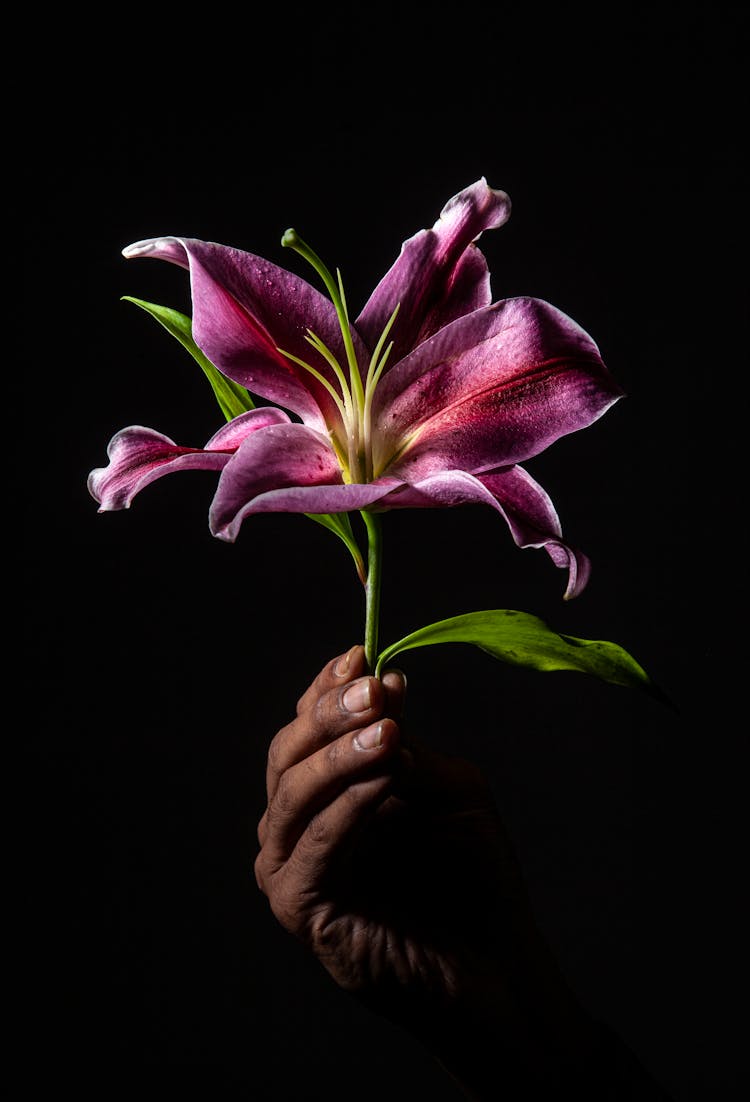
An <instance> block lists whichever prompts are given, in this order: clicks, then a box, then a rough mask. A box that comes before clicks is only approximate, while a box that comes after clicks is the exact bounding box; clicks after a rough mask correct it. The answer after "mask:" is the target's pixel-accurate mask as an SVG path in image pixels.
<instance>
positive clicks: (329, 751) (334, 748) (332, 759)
mask: <svg viewBox="0 0 750 1102" xmlns="http://www.w3.org/2000/svg"><path fill="white" fill-rule="evenodd" d="M342 749H343V746H342V743H341V739H336V740H335V741H334V742H330V743H329V744H328V746H327V747H326V759H327V761H328V764H329V765H331V766H333V767H334V770H335V769H336V767H337V766H338V764H339V760H340V758H341V752H342Z"/></svg>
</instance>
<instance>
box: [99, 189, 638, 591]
mask: <svg viewBox="0 0 750 1102" xmlns="http://www.w3.org/2000/svg"><path fill="white" fill-rule="evenodd" d="M509 213H510V201H509V199H508V196H507V195H506V194H505V193H504V192H502V191H496V190H493V189H491V188H490V187H489V186H488V185H487V182H486V180H485V179H484V178H482V179H480V180H479V181H477V182H476V183H474V184H472V185H471V186H470V187H467V188H466V189H464V190H463V191H461V192H459V194H457V195H455V196H454V197H453V198H452V199H451V200H450V201H449V202H448V203H447V204H446V206H445V207H444V208H443V210H442V212H441V214H440V217H439V218H438V220H437V222H435V224H434V226H433V227H432V229H429V230H421V231H420V232H418V233H417V234H416V235H415V236H413V237H411V238H409V239H408V240H407V241H406V242H405V243H404V244H403V246H402V249H401V253H400V255H399V257H398V259H397V260H396V261H395V263H394V264H393V266H392V267H391V268H390V270H389V271H388V272H387V273H386V274H385V276H384V277H383V278H382V280H381V281H380V283H379V284H378V286H377V287H376V288H375V290H374V292H373V293H372V295H371V297H370V298H369V300H368V302H367V303H366V305H365V307H364V309H363V310H362V312H361V313H360V314H359V316H358V317H357V319H356V321H354V322H352V321H351V320H350V318H349V311H348V306H347V302H346V298H345V295H344V289H343V284H342V280H341V275H340V273H339V272H337V277H336V278H335V279H334V277H333V276H332V274H331V273H330V272H329V270H328V269H327V268H326V267H325V265H324V264H323V263H322V261H321V260H320V259H319V258H318V256H317V255H316V254H315V253H314V252H313V251H312V250H311V249H310V248H309V246H307V245H306V244H305V242H304V241H302V240H301V238H299V237H298V235H297V234H296V233H295V231H293V230H288V231H287V232H286V234H285V235H284V237H283V239H282V244H283V245H285V246H287V247H290V248H292V249H294V250H295V251H296V252H297V253H299V254H300V255H301V256H303V257H304V258H305V259H306V260H307V261H309V262H310V263H311V264H312V266H313V267H314V268H315V269H316V271H317V272H318V274H319V276H320V277H321V279H322V281H323V283H324V285H325V287H326V290H327V291H328V295H329V297H326V296H324V295H323V294H322V293H320V292H319V291H318V290H316V289H315V288H314V287H313V286H311V285H310V284H309V283H307V282H306V281H305V280H303V279H301V278H300V277H299V276H296V275H294V274H292V273H291V272H288V271H286V270H284V269H282V268H280V267H277V266H276V265H275V264H273V263H271V262H270V261H268V260H264V259H262V258H261V257H259V256H255V255H253V254H251V253H248V252H242V251H240V250H238V249H234V248H229V247H226V246H223V245H218V244H214V243H211V242H205V241H197V240H192V239H188V238H180V237H160V238H153V239H150V240H147V241H140V242H138V243H136V244H134V245H130V246H128V247H127V248H126V249H124V250H123V253H124V255H125V256H126V257H129V258H130V257H155V258H158V259H162V260H167V261H169V262H170V263H172V264H177V265H179V266H181V267H183V268H185V269H187V270H188V271H189V273H190V283H191V292H192V303H193V319H192V335H193V338H194V340H195V343H196V344H197V346H198V347H199V349H201V350H202V352H203V353H204V354H205V356H206V357H207V358H208V360H209V361H211V363H212V364H214V365H215V366H216V368H218V370H219V371H220V372H221V373H222V374H223V375H224V376H226V377H227V378H228V379H230V380H233V381H234V383H236V384H240V386H241V387H244V388H246V389H247V391H249V392H250V393H251V394H253V395H256V396H259V397H260V398H262V399H265V400H266V401H267V402H269V403H271V404H270V405H266V406H260V407H258V408H253V409H249V410H248V411H246V412H243V413H241V414H240V415H239V416H237V417H235V418H234V419H233V420H231V421H230V422H229V423H228V424H226V425H225V426H224V427H223V428H221V429H220V430H219V431H218V432H217V433H216V434H215V435H214V436H213V437H212V438H211V439H210V440H209V441H208V443H207V444H206V445H205V447H203V448H195V447H182V446H178V445H177V444H175V443H174V441H172V440H171V439H170V438H169V437H167V436H164V435H162V434H161V433H158V432H155V431H154V430H152V429H147V428H144V427H141V426H131V427H130V428H126V429H123V430H122V431H121V432H119V433H117V435H116V436H115V437H114V438H113V440H112V441H111V443H110V446H109V449H108V455H109V465H108V466H107V467H105V468H99V469H97V470H95V471H92V473H91V475H90V477H89V488H90V491H91V493H92V495H93V497H94V498H95V499H96V500H97V501H98V502H99V503H100V511H104V510H110V509H122V508H127V507H128V506H129V505H130V503H131V501H132V499H133V497H134V496H135V494H137V493H138V492H139V491H140V490H142V489H143V488H144V486H146V485H148V484H149V483H150V482H153V481H154V480H155V479H157V478H160V477H161V476H162V475H165V474H168V473H171V472H173V471H178V470H187V469H191V468H202V469H210V470H216V471H218V472H220V476H219V480H218V486H217V489H216V493H215V495H214V498H213V502H212V504H211V508H210V515H209V523H210V530H211V532H212V533H213V534H214V535H215V536H218V537H219V538H220V539H223V540H228V541H233V540H235V539H236V537H237V535H238V532H239V530H240V526H241V524H242V522H243V520H244V519H245V518H246V517H248V516H249V515H251V514H253V513H264V512H300V513H307V514H337V513H348V512H352V511H360V512H362V515H363V517H364V518H365V521H366V522H368V521H370V520H372V518H373V517H374V516H375V514H377V513H379V512H381V511H384V510H388V509H401V508H430V507H446V506H457V505H463V504H475V503H483V504H486V505H489V506H491V507H492V508H494V509H496V510H497V511H498V512H499V513H500V514H501V515H502V516H503V517H504V518H505V520H506V522H507V524H508V526H509V528H510V531H511V534H512V536H513V539H514V540H515V542H516V543H517V544H518V545H519V546H520V547H544V548H545V549H546V550H547V551H548V553H549V555H550V556H551V558H552V560H553V562H554V563H555V564H556V565H557V566H559V567H563V568H566V569H567V571H568V584H567V588H566V592H565V596H566V597H573V596H576V595H577V594H579V593H580V592H581V590H582V589H583V588H584V586H585V584H586V582H587V579H588V576H589V562H588V559H587V557H586V556H585V555H584V554H583V553H582V552H580V551H578V550H576V549H575V548H574V547H572V546H570V545H569V544H567V543H566V542H564V541H563V539H562V530H561V527H560V522H559V520H558V517H557V513H556V511H555V509H554V506H553V504H552V502H551V500H550V498H549V496H548V495H547V493H546V492H545V491H544V490H543V489H542V487H541V486H540V485H539V484H538V483H537V482H536V481H535V480H534V479H533V478H532V477H531V475H529V474H528V473H527V471H526V470H525V469H524V468H523V467H522V466H520V465H519V464H521V463H523V462H524V461H526V460H528V459H530V458H532V457H533V456H535V455H537V454H538V453H539V452H541V451H542V450H543V449H545V448H547V447H548V446H549V445H550V444H552V443H554V441H556V440H557V439H559V438H560V437H561V436H564V435H565V434H567V433H571V432H574V431H576V430H578V429H582V428H585V427H586V426H588V425H590V424H591V423H592V422H593V421H595V420H596V419H597V418H598V417H600V416H601V415H602V414H603V413H604V412H605V410H607V409H608V408H609V407H610V406H611V405H612V404H613V403H614V402H615V401H617V399H618V398H619V397H621V395H622V391H621V390H620V388H619V387H618V385H617V384H616V382H615V381H614V380H613V378H612V376H611V375H610V373H609V372H608V370H607V368H606V367H605V366H604V364H603V362H602V359H601V357H600V354H599V350H598V348H597V346H596V344H595V343H594V341H593V340H592V338H591V337H590V336H589V335H588V334H587V333H586V332H584V330H583V329H582V328H581V327H580V326H579V325H577V324H576V323H575V322H574V321H572V320H571V319H570V318H569V317H567V316H566V315H565V314H563V313H562V312H561V311H560V310H558V309H556V308H555V307H554V306H551V305H550V304H549V303H547V302H544V301H541V300H539V299H535V298H527V297H521V298H510V299H504V300H501V301H498V302H494V303H493V302H492V298H491V293H490V284H489V272H488V268H487V263H486V261H485V258H484V256H483V254H482V253H481V252H480V250H479V249H478V247H477V245H476V241H477V239H478V238H479V236H480V234H481V233H482V232H484V231H485V230H489V229H493V228H496V227H499V226H501V225H502V224H503V223H504V222H505V221H506V220H507V218H508V216H509ZM289 414H291V415H292V416H290V415H289ZM293 417H296V418H297V419H296V420H293Z"/></svg>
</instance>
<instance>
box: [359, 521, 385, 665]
mask: <svg viewBox="0 0 750 1102" xmlns="http://www.w3.org/2000/svg"><path fill="white" fill-rule="evenodd" d="M361 512H362V519H363V520H364V522H365V527H366V528H367V585H366V586H365V601H366V612H365V659H366V661H367V668H368V669H369V670H370V672H373V671H374V670H375V664H376V662H377V658H378V625H379V621H380V582H381V577H382V569H383V553H382V552H383V532H382V527H381V524H382V522H381V519H380V517H379V516H378V514H377V513H369V512H367V511H366V510H364V509H363V510H361Z"/></svg>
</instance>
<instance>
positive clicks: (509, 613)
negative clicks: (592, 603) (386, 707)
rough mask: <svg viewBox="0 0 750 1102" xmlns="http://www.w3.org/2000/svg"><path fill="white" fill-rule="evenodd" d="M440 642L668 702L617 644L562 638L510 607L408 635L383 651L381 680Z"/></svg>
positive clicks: (378, 669) (377, 671) (380, 662)
mask: <svg viewBox="0 0 750 1102" xmlns="http://www.w3.org/2000/svg"><path fill="white" fill-rule="evenodd" d="M435 643H473V645H474V646H475V647H479V648H480V650H483V651H486V652H487V654H491V655H492V656H493V657H494V658H499V659H500V661H501V662H509V663H510V664H511V665H514V666H529V667H531V668H532V669H535V670H578V671H579V672H580V673H588V674H593V676H594V677H598V678H601V680H602V681H610V682H612V684H614V685H625V686H627V687H629V688H635V689H644V690H645V691H646V692H649V693H651V695H653V696H657V697H662V698H663V694H662V693H661V691H660V690H659V689H658V688H657V687H656V686H655V685H654V683H653V682H652V680H651V678H650V677H649V676H648V674H647V673H646V671H645V670H644V669H643V668H642V666H640V665H639V664H638V663H637V662H636V660H635V659H634V658H633V657H632V655H630V654H628V652H627V651H626V650H623V648H622V647H620V646H618V644H617V643H608V642H605V641H603V640H599V639H597V640H592V639H577V638H576V637H575V636H573V635H559V634H558V633H557V632H556V631H552V629H551V628H549V627H548V626H547V625H546V624H545V623H544V622H543V621H542V620H540V619H539V618H538V617H536V616H531V615H530V614H529V613H527V612H515V611H514V610H512V609H506V608H500V609H493V610H489V611H486V612H468V613H466V614H465V615H463V616H453V617H452V618H451V619H449V620H440V621H439V622H438V623H435V624H429V625H428V626H427V627H424V628H420V629H419V631H414V632H412V633H411V635H406V636H405V637H404V638H403V639H399V641H398V642H397V643H393V644H392V645H391V646H390V647H386V649H385V650H384V651H383V652H382V653H381V655H380V657H379V658H378V662H377V667H376V670H375V675H376V676H379V675H380V671H381V668H382V667H383V666H384V665H385V664H386V663H389V662H390V661H391V659H392V658H393V657H394V656H395V655H397V654H400V653H401V652H402V651H406V650H412V649H413V648H414V647H427V646H432V645H433V644H435Z"/></svg>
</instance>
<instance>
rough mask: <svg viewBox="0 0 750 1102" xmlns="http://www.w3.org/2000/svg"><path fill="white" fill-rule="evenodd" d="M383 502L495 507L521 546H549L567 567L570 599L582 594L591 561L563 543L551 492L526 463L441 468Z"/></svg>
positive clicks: (392, 506) (554, 558) (558, 561)
mask: <svg viewBox="0 0 750 1102" xmlns="http://www.w3.org/2000/svg"><path fill="white" fill-rule="evenodd" d="M380 481H385V480H383V479H381V480H380ZM384 504H385V505H386V507H387V508H389V509H414V508H417V509H419V508H423V509H431V508H452V507H453V506H456V505H490V506H492V508H493V509H496V510H497V512H498V513H500V515H501V516H502V517H504V519H505V521H506V522H507V524H508V527H509V528H510V531H511V535H512V536H513V539H514V540H515V542H516V544H517V545H518V546H519V547H524V548H525V547H537V548H538V547H544V548H545V550H546V551H547V552H548V554H549V555H550V558H551V559H552V561H553V562H554V564H555V566H558V567H561V568H567V570H568V585H567V588H566V590H565V598H566V599H569V598H571V597H577V596H578V594H579V593H581V592H582V591H583V589H584V587H585V585H586V582H587V581H588V578H589V573H590V564H589V560H588V559H587V557H586V556H585V555H584V554H583V553H582V552H580V551H577V550H575V549H574V548H572V547H569V546H568V544H566V543H564V542H563V540H562V531H561V528H560V521H559V520H558V517H557V513H556V512H555V509H554V506H553V505H552V502H551V500H550V498H549V496H548V495H547V493H546V492H545V491H544V490H543V489H542V487H541V486H540V485H539V484H538V483H537V482H535V481H534V479H533V478H532V477H531V476H530V475H529V474H528V473H527V472H526V471H525V470H523V468H522V467H511V468H509V469H508V470H505V471H496V472H493V473H492V474H490V475H483V476H481V478H476V477H474V475H471V474H468V473H467V472H466V471H461V470H456V471H442V472H440V474H435V475H431V476H430V477H428V478H425V479H422V480H420V481H419V482H416V483H412V484H410V485H402V487H401V488H400V489H398V490H396V491H395V492H392V493H391V494H390V496H389V497H388V499H387V503H384Z"/></svg>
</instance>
